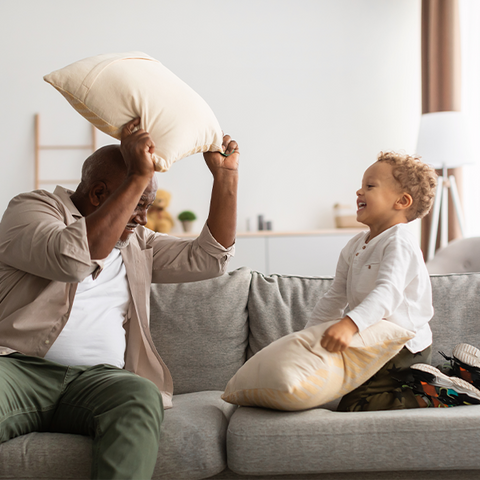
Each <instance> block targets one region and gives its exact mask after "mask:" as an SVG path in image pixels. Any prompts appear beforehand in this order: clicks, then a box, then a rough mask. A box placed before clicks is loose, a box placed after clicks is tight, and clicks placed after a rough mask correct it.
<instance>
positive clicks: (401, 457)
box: [227, 406, 480, 478]
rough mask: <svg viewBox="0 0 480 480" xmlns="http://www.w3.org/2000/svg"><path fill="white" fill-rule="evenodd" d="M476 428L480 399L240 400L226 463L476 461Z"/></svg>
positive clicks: (459, 464) (385, 465)
mask: <svg viewBox="0 0 480 480" xmlns="http://www.w3.org/2000/svg"><path fill="white" fill-rule="evenodd" d="M479 429H480V406H463V407H458V408H448V409H447V408H445V409H441V408H435V409H423V408H422V409H420V408H419V409H412V410H403V411H398V410H397V411H392V410H390V411H380V412H353V413H351V412H347V413H345V412H331V411H329V410H324V409H322V408H318V409H313V410H305V411H302V412H278V411H275V410H266V409H261V408H255V407H239V408H238V410H237V411H236V412H235V413H234V415H233V416H232V418H231V420H230V423H229V426H228V432H227V457H228V466H229V468H230V469H231V470H233V471H234V472H236V473H239V474H244V475H275V474H291V475H295V476H296V475H301V474H313V473H322V472H355V471H356V472H361V471H395V470H400V471H402V470H444V469H456V468H457V469H462V470H463V469H467V470H468V469H478V468H479V467H480V455H479V453H480V447H479V444H478V431H479ZM392 478H393V477H392ZM395 478H396V477H395ZM407 478H408V477H407ZM451 478H454V477H451ZM455 478H456V477H455Z"/></svg>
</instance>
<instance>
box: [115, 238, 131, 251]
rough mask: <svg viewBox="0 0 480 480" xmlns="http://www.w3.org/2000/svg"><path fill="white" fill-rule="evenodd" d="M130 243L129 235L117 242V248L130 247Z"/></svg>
mask: <svg viewBox="0 0 480 480" xmlns="http://www.w3.org/2000/svg"><path fill="white" fill-rule="evenodd" d="M129 243H130V237H128V238H127V239H126V240H119V241H118V242H117V243H116V244H115V248H118V249H119V250H120V249H121V248H125V247H128V244H129Z"/></svg>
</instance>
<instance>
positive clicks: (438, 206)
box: [427, 165, 465, 260]
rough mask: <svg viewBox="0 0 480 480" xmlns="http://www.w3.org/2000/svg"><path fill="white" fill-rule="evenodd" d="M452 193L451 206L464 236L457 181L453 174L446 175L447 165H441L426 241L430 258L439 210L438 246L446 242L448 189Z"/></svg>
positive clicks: (431, 256)
mask: <svg viewBox="0 0 480 480" xmlns="http://www.w3.org/2000/svg"><path fill="white" fill-rule="evenodd" d="M449 189H450V193H451V195H452V201H453V206H454V208H455V213H456V215H457V218H458V224H459V226H460V232H461V234H462V237H465V229H464V226H463V213H462V207H461V205H460V196H459V195H458V189H457V182H456V181H455V177H454V176H453V175H450V176H448V173H447V167H446V166H445V165H444V166H443V175H442V176H441V177H438V180H437V191H436V192H435V201H434V203H433V211H432V229H431V231H430V239H429V242H428V257H427V260H431V259H432V258H433V257H434V256H435V244H436V243H437V233H438V224H439V222H440V212H441V214H442V217H441V218H442V231H441V232H440V234H441V236H440V246H441V248H444V247H446V246H447V244H448V190H449Z"/></svg>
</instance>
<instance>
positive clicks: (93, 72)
mask: <svg viewBox="0 0 480 480" xmlns="http://www.w3.org/2000/svg"><path fill="white" fill-rule="evenodd" d="M44 79H45V81H46V82H48V83H50V84H51V85H53V86H54V87H55V88H56V89H57V90H58V91H59V92H60V93H62V95H63V96H64V97H65V98H66V99H67V100H68V102H69V103H70V104H71V105H72V106H73V108H75V110H76V111H77V112H78V113H80V114H81V115H83V116H84V117H85V118H86V119H87V120H88V121H89V122H91V123H93V125H95V126H96V127H97V128H98V129H100V130H102V131H103V132H105V133H107V134H108V135H111V136H112V137H114V138H117V139H120V134H121V130H122V127H123V126H124V125H125V124H126V123H127V122H129V121H130V120H133V119H134V118H137V117H140V119H141V122H140V126H141V127H142V128H143V129H145V130H146V131H147V132H149V134H150V136H151V137H152V139H153V141H154V142H155V154H154V159H155V164H156V170H158V171H161V172H164V171H166V170H168V169H169V168H170V166H171V165H172V163H173V162H175V161H177V160H179V159H181V158H184V157H186V156H188V155H192V154H193V153H198V152H206V151H220V149H221V146H222V139H223V135H222V130H221V128H220V125H219V124H218V121H217V119H216V118H215V115H214V114H213V112H212V110H211V109H210V107H209V106H208V105H207V103H206V102H205V101H204V100H203V99H202V98H201V97H200V95H198V94H197V93H196V92H195V91H193V90H192V89H191V88H190V87H189V86H188V85H187V84H186V83H184V82H183V81H182V80H180V79H179V78H178V77H177V76H175V75H174V74H173V73H172V72H171V71H170V70H168V69H167V68H166V67H164V66H163V65H162V64H161V63H160V62H159V61H157V60H155V59H154V58H152V57H150V56H148V55H146V54H145V53H142V52H127V53H112V54H104V55H96V56H94V57H88V58H84V59H82V60H79V61H77V62H75V63H72V64H70V65H67V66H66V67H64V68H62V69H60V70H56V71H55V72H52V73H50V74H49V75H46V76H45V77H44Z"/></svg>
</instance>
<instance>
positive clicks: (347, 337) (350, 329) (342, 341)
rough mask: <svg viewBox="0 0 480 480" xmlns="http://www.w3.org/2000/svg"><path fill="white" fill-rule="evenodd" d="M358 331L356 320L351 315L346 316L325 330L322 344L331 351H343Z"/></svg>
mask: <svg viewBox="0 0 480 480" xmlns="http://www.w3.org/2000/svg"><path fill="white" fill-rule="evenodd" d="M357 332H358V327H357V325H356V324H355V322H354V321H353V320H352V319H351V318H350V317H344V318H342V319H341V320H340V321H339V322H338V323H336V324H335V325H332V326H331V327H330V328H328V329H327V330H326V331H325V333H324V334H323V337H322V341H321V342H320V345H321V346H322V347H323V348H324V349H325V350H327V351H328V352H330V353H334V352H343V351H344V350H346V349H347V348H348V346H349V345H350V342H351V341H352V337H353V336H354V335H355V334H356V333H357Z"/></svg>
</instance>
